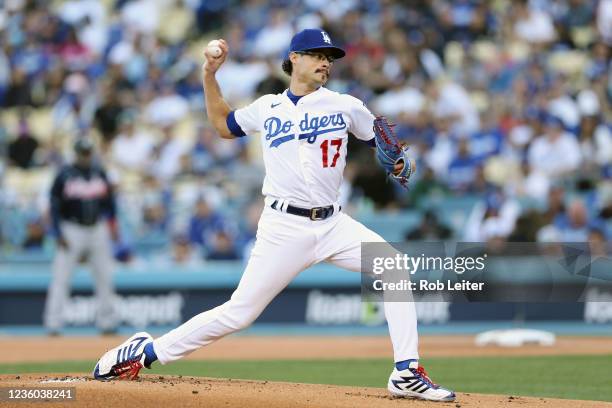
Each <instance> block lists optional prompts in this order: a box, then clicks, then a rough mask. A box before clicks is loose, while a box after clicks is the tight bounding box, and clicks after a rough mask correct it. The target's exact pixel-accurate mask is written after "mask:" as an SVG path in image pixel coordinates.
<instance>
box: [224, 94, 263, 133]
mask: <svg viewBox="0 0 612 408" xmlns="http://www.w3.org/2000/svg"><path fill="white" fill-rule="evenodd" d="M260 102H261V98H259V99H257V100H255V101H253V102H252V103H251V104H249V105H247V106H245V107H244V108H240V109H236V110H235V111H232V112H230V113H229V115H228V116H227V127H228V128H229V130H230V131H231V132H232V134H233V135H234V136H236V137H242V136H245V135H249V134H253V133H255V132H257V131H258V130H259V107H260Z"/></svg>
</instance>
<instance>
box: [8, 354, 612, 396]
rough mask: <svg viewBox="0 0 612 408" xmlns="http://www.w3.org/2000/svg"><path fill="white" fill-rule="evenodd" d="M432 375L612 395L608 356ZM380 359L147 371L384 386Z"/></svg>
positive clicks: (454, 366)
mask: <svg viewBox="0 0 612 408" xmlns="http://www.w3.org/2000/svg"><path fill="white" fill-rule="evenodd" d="M421 361H422V363H423V364H424V366H425V367H426V369H427V371H428V373H429V374H430V376H431V378H432V379H433V380H434V381H436V382H437V383H439V384H443V385H444V386H446V387H448V388H451V389H454V390H455V391H458V392H475V393H484V394H503V395H515V396H518V395H524V396H539V397H557V398H569V399H585V400H600V401H612V385H611V384H612V382H611V381H612V377H611V374H610V373H611V372H612V371H611V370H610V366H611V363H612V356H610V355H607V356H541V357H456V358H424V359H422V360H421ZM93 365H94V362H93V361H69V362H59V363H58V362H54V363H23V364H0V374H24V373H80V372H82V373H86V372H90V370H91V369H92V368H93ZM391 369H392V365H391V363H390V362H389V361H386V360H382V359H353V360H346V359H342V360H262V361H220V360H211V361H177V362H175V363H172V364H169V365H167V366H161V365H160V364H155V365H154V367H153V369H151V370H144V371H142V373H145V374H159V375H164V374H166V375H184V376H200V377H220V378H233V379H254V380H269V381H289V382H304V383H317V384H337V385H354V386H368V387H385V386H386V381H387V376H388V375H389V373H390V370H391Z"/></svg>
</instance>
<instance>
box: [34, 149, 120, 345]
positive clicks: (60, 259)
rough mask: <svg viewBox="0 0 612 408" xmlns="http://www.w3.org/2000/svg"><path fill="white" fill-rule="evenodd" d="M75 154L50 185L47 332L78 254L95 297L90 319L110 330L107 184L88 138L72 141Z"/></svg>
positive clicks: (57, 320) (58, 325)
mask: <svg viewBox="0 0 612 408" xmlns="http://www.w3.org/2000/svg"><path fill="white" fill-rule="evenodd" d="M74 151H75V154H76V160H75V162H74V163H73V164H72V165H68V166H65V167H64V168H62V169H61V170H60V171H59V173H58V175H57V176H56V178H55V180H54V182H53V186H52V188H51V220H52V227H53V233H54V235H55V237H56V239H57V252H56V255H55V259H54V261H53V277H52V279H51V284H50V286H49V291H48V293H47V301H46V304H45V312H44V324H45V327H46V329H47V330H48V332H49V333H50V334H51V335H54V334H59V331H60V330H61V329H62V327H63V323H64V322H63V313H64V310H65V306H66V302H67V301H68V298H69V296H70V278H71V275H72V271H73V270H74V268H75V266H76V264H77V263H78V262H79V260H80V259H81V258H82V257H84V256H85V257H87V259H88V260H89V261H90V263H91V266H92V269H93V276H94V281H95V295H96V301H97V312H96V325H97V327H98V328H99V329H100V330H101V331H102V332H103V333H111V332H113V331H114V330H115V328H116V324H117V319H116V314H115V310H114V303H115V302H114V297H115V291H114V287H113V281H112V274H113V262H114V260H113V256H112V249H111V237H112V238H114V239H116V238H117V227H116V223H115V211H116V209H115V198H114V195H113V188H112V186H111V184H110V183H109V181H108V179H107V177H106V174H105V172H104V170H103V169H102V168H100V167H99V166H98V165H96V164H94V162H93V155H94V147H93V144H92V142H91V141H90V140H88V139H79V140H78V141H77V142H76V143H75V145H74Z"/></svg>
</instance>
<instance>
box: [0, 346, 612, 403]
mask: <svg viewBox="0 0 612 408" xmlns="http://www.w3.org/2000/svg"><path fill="white" fill-rule="evenodd" d="M122 340H123V337H101V338H94V337H87V338H78V337H65V338H62V337H60V338H42V337H32V338H24V337H20V338H16V337H11V338H9V337H6V338H0V348H1V349H2V350H4V351H5V352H4V353H1V354H0V364H1V363H19V362H49V361H66V360H96V359H97V358H98V357H99V356H100V355H101V354H102V353H103V352H104V351H106V350H107V349H108V348H111V347H114V346H115V345H116V344H118V343H120V342H121V341H122ZM420 349H421V354H422V355H423V356H428V357H434V356H450V355H452V356H483V355H494V356H503V355H553V354H558V355H564V354H602V355H603V354H612V342H611V341H610V340H609V339H606V338H586V337H563V338H560V339H558V341H557V344H556V345H555V346H552V347H540V346H535V345H533V346H526V347H521V348H501V347H484V348H482V347H476V346H474V343H473V337H469V336H423V337H422V338H421V339H420ZM375 357H383V358H384V357H388V358H389V359H390V361H391V360H392V358H391V357H392V354H391V345H390V343H389V340H388V339H387V338H385V337H354V338H346V337H259V336H258V337H250V336H236V337H230V338H227V339H224V340H223V341H220V342H217V343H215V344H213V345H211V346H209V347H206V348H203V349H201V350H198V351H197V352H195V353H193V354H192V355H190V356H189V357H187V359H190V360H205V359H215V360H219V359H228V360H229V359H241V360H248V359H251V360H255V359H256V360H263V359H308V358H317V359H321V358H334V359H337V358H375ZM42 386H45V387H65V386H70V387H76V401H73V402H70V403H66V402H57V403H56V402H45V403H40V402H32V403H29V402H19V403H15V402H11V403H8V402H0V407H5V406H7V407H8V406H11V407H12V406H16V407H34V408H40V407H60V406H67V407H73V408H85V407H104V408H108V407H114V406H137V407H138V408H141V407H162V408H170V407H175V406H176V407H213V408H214V407H229V408H232V407H240V408H244V407H248V408H250V407H265V408H280V407H309V408H310V407H313V408H314V407H347V408H348V407H351V408H361V407H368V408H374V407H376V408H377V407H382V408H384V407H419V408H426V407H438V408H440V407H453V408H468V407H487V408H489V407H490V408H496V407H517V406H518V407H550V408H553V407H554V408H557V407H559V408H565V407H568V408H569V407H572V408H575V407H611V408H612V403H608V402H600V401H573V400H563V399H552V398H537V397H521V396H509V395H503V396H502V395H483V394H474V393H459V394H458V396H457V401H456V402H454V403H450V404H440V403H428V402H424V401H415V400H406V399H394V398H391V397H390V396H389V395H388V393H387V391H386V390H385V389H383V388H370V387H347V386H333V385H317V384H296V383H283V382H267V381H246V380H236V379H212V378H200V377H180V376H179V377H175V376H158V375H142V376H141V378H140V379H139V380H138V381H133V382H127V381H114V382H106V383H104V382H99V381H93V380H91V379H90V378H89V376H87V375H85V374H84V373H75V374H72V375H66V374H56V375H54V374H50V373H45V374H28V375H17V374H11V375H2V376H0V387H42Z"/></svg>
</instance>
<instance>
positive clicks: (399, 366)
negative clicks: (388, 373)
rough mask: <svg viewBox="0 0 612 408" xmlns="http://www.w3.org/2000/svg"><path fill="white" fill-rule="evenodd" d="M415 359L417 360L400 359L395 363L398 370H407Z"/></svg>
mask: <svg viewBox="0 0 612 408" xmlns="http://www.w3.org/2000/svg"><path fill="white" fill-rule="evenodd" d="M413 361H415V360H414V359H411V360H404V361H398V362H397V363H395V368H397V370H398V371H404V370H407V369H408V367H409V366H410V363H412V362H413Z"/></svg>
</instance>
